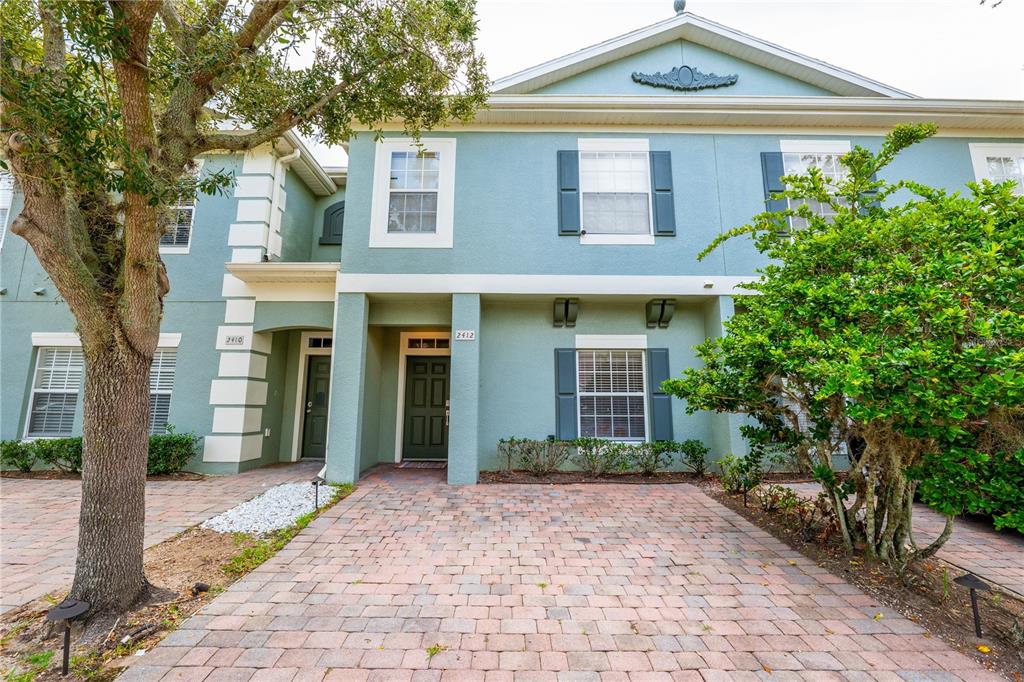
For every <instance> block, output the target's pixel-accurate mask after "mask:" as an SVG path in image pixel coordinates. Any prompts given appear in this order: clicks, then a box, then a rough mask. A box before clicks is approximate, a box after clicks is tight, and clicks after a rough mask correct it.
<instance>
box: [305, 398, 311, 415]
mask: <svg viewBox="0 0 1024 682" xmlns="http://www.w3.org/2000/svg"><path fill="white" fill-rule="evenodd" d="M312 411H313V401H312V400H310V401H309V402H308V403H306V414H309V413H310V412H312Z"/></svg>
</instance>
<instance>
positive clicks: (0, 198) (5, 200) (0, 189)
mask: <svg viewBox="0 0 1024 682" xmlns="http://www.w3.org/2000/svg"><path fill="white" fill-rule="evenodd" d="M13 201H14V176H13V175H11V174H10V173H5V172H4V171H0V246H3V245H4V237H5V236H6V235H7V220H8V218H10V217H11V216H10V214H11V203H12V202H13Z"/></svg>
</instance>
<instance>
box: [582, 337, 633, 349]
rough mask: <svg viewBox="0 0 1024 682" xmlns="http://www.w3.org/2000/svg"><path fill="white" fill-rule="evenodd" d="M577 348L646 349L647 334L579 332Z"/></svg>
mask: <svg viewBox="0 0 1024 682" xmlns="http://www.w3.org/2000/svg"><path fill="white" fill-rule="evenodd" d="M576 349H577V350H646V349H647V335H646V334H577V335H576Z"/></svg>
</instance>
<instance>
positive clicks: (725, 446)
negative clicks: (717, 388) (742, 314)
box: [704, 296, 747, 457]
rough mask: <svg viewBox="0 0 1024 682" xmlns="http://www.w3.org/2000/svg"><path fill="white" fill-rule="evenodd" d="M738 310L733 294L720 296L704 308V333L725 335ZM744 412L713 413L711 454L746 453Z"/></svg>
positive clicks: (719, 455) (715, 336)
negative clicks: (731, 318) (726, 327)
mask: <svg viewBox="0 0 1024 682" xmlns="http://www.w3.org/2000/svg"><path fill="white" fill-rule="evenodd" d="M735 312H736V305H735V303H734V301H733V299H732V296H718V297H716V298H715V299H714V300H712V301H711V302H710V303H709V304H708V305H707V306H706V307H705V309H704V334H705V336H707V338H709V339H718V338H721V337H722V336H724V335H725V322H726V321H727V320H728V319H729V318H730V317H732V316H733V314H735ZM745 419H746V418H745V416H744V415H742V414H730V413H724V412H715V413H713V414H712V415H711V443H710V446H711V454H712V455H713V456H715V457H721V456H722V455H728V454H734V455H744V454H746V452H747V442H746V440H745V439H744V438H743V436H742V435H741V434H740V426H741V425H742V424H744V423H745Z"/></svg>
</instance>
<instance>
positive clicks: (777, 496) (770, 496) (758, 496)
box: [754, 485, 800, 512]
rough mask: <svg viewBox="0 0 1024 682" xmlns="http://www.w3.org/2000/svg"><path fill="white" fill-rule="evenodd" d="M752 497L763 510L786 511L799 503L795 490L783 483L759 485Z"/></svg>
mask: <svg viewBox="0 0 1024 682" xmlns="http://www.w3.org/2000/svg"><path fill="white" fill-rule="evenodd" d="M754 499H755V500H757V503H758V505H760V507H761V510H762V511H765V512H776V511H788V510H790V509H793V508H794V507H796V506H797V505H798V504H800V496H799V495H797V493H796V491H795V490H793V489H791V488H787V487H786V486H783V485H768V486H759V487H758V488H757V490H755V491H754Z"/></svg>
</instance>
